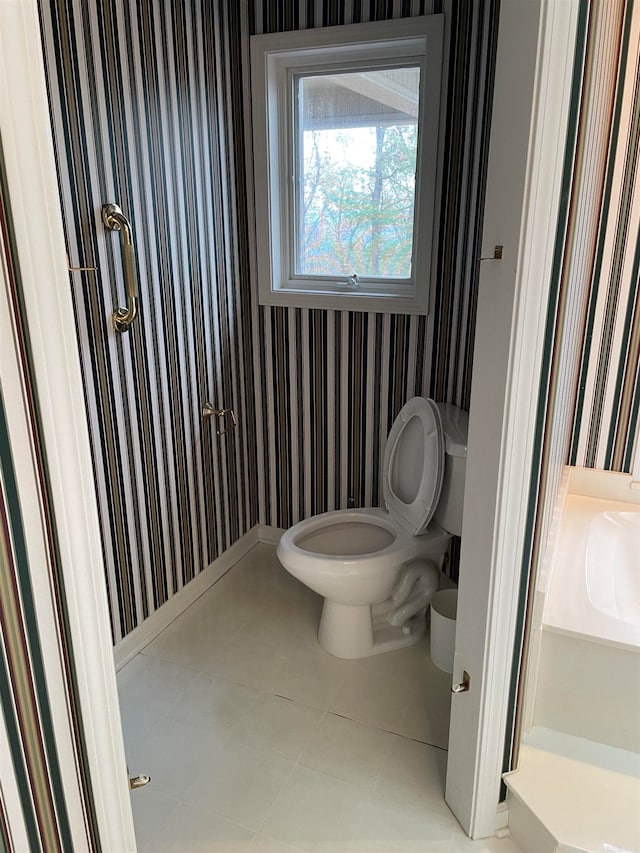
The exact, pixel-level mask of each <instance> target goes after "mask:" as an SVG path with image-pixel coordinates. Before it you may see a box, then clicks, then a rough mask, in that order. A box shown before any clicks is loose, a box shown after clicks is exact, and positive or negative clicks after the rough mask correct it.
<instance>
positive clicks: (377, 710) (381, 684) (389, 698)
mask: <svg viewBox="0 0 640 853" xmlns="http://www.w3.org/2000/svg"><path fill="white" fill-rule="evenodd" d="M412 693H413V690H399V689H397V682H396V681H395V680H394V679H389V678H387V677H382V676H379V675H377V674H374V673H372V672H370V671H369V672H367V671H362V670H359V671H356V672H354V673H353V674H352V675H351V676H350V677H349V678H347V679H346V680H345V681H344V682H343V684H342V686H341V687H340V689H339V690H338V693H337V695H336V697H335V699H334V700H333V701H332V703H331V705H330V707H329V710H330V711H333V712H334V713H336V714H342V715H343V716H346V717H350V718H351V719H352V720H356V722H358V723H364V724H365V725H367V726H373V727H375V728H380V729H384V730H386V731H391V732H398V731H399V729H400V727H401V724H402V720H403V719H404V717H405V714H406V709H407V702H408V701H410V696H411V694H412Z"/></svg>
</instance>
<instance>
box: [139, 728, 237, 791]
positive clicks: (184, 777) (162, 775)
mask: <svg viewBox="0 0 640 853" xmlns="http://www.w3.org/2000/svg"><path fill="white" fill-rule="evenodd" d="M220 746H221V744H220V742H219V741H218V740H217V739H216V737H215V734H214V733H210V732H209V731H208V730H207V729H206V728H202V729H196V728H194V727H192V726H186V725H184V724H183V723H178V722H176V721H175V720H172V719H170V718H168V717H165V718H164V719H163V720H161V721H160V723H158V725H157V726H155V728H154V729H153V730H152V731H151V733H150V734H149V735H148V736H147V737H145V738H142V739H141V741H140V743H139V744H138V748H137V750H136V751H135V752H134V753H133V755H132V756H131V759H130V763H129V769H130V770H131V772H132V773H136V774H138V773H146V774H147V775H149V776H151V783H150V787H151V786H153V788H152V790H153V791H154V792H156V793H160V794H165V795H166V796H169V797H173V798H175V799H177V800H180V801H183V800H184V794H185V791H186V790H187V789H188V788H190V787H191V786H192V785H193V782H194V780H195V779H196V778H197V777H198V776H199V775H200V773H201V772H202V769H203V767H205V766H207V765H208V764H209V763H210V762H211V761H212V759H213V756H214V755H215V753H216V751H217V749H218V748H219V747H220Z"/></svg>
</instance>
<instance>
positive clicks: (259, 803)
mask: <svg viewBox="0 0 640 853" xmlns="http://www.w3.org/2000/svg"><path fill="white" fill-rule="evenodd" d="M293 767H294V765H293V764H292V763H291V762H289V761H286V760H285V759H283V758H278V757H276V756H274V755H269V754H268V753H264V752H258V751H257V750H251V749H247V748H246V747H244V746H242V745H240V744H235V745H234V744H229V745H228V746H227V747H225V748H223V749H222V750H220V752H218V753H217V754H216V755H215V756H214V757H213V760H212V762H211V763H210V765H209V766H208V767H206V768H205V769H204V770H203V771H202V773H201V774H200V776H199V777H198V778H197V779H196V781H195V782H194V784H193V785H192V786H191V787H190V788H189V789H188V790H187V791H186V792H185V801H186V802H188V803H190V804H191V805H193V806H196V807H200V808H203V809H206V810H208V811H213V812H215V813H216V814H218V815H219V816H220V817H223V818H225V819H226V820H230V821H232V822H234V823H237V824H239V825H240V826H244V827H245V828H246V829H250V830H256V829H258V827H259V826H260V825H261V824H262V822H263V821H264V819H265V818H266V816H267V815H268V813H269V811H270V809H271V807H272V806H273V804H274V802H275V800H276V797H277V796H278V794H279V793H280V791H281V790H282V788H283V786H284V784H285V782H286V780H287V778H288V776H289V774H290V773H291V771H292V770H293Z"/></svg>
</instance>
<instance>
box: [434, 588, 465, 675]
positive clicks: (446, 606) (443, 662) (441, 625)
mask: <svg viewBox="0 0 640 853" xmlns="http://www.w3.org/2000/svg"><path fill="white" fill-rule="evenodd" d="M457 609H458V590H457V589H441V590H440V591H439V592H436V594H435V595H434V596H433V598H432V599H431V660H432V661H433V662H434V664H435V665H436V666H437V667H438V669H441V670H443V672H453V655H454V651H455V645H456V611H457Z"/></svg>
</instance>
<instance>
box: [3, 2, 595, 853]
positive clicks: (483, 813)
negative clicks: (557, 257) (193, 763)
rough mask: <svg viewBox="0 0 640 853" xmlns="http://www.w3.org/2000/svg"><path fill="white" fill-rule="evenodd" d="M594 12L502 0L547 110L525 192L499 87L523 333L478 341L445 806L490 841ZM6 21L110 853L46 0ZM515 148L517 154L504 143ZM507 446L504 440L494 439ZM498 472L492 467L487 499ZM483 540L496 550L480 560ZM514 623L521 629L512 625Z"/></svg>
mask: <svg viewBox="0 0 640 853" xmlns="http://www.w3.org/2000/svg"><path fill="white" fill-rule="evenodd" d="M579 3H580V0H567V2H561V0H527V1H526V2H525V0H502V2H501V10H500V24H499V28H500V32H499V45H498V54H497V69H498V71H499V73H501V75H502V78H501V79H503V80H508V82H509V86H510V87H511V92H512V94H513V93H515V96H516V97H521V96H522V90H518V85H521V86H522V87H524V97H525V98H528V99H529V102H530V103H531V104H533V110H532V111H531V110H530V111H529V112H528V113H526V112H525V114H524V115H522V116H520V121H521V122H526V128H525V140H526V142H525V144H524V147H521V148H520V149H519V150H517V151H513V152H511V153H512V154H513V155H514V156H515V157H516V159H517V158H520V161H521V166H522V163H524V166H523V168H522V180H520V182H519V183H518V184H517V186H516V185H513V186H512V185H509V183H508V182H505V180H504V178H503V177H501V174H502V175H504V174H505V160H504V159H501V158H505V157H508V156H509V155H510V152H509V145H508V144H506V148H505V143H508V140H509V137H510V135H511V134H512V131H513V127H512V123H511V119H512V111H511V109H510V108H509V102H508V91H507V93H506V96H507V101H506V102H505V100H503V98H504V97H505V92H504V91H503V90H502V89H500V88H498V87H497V88H496V93H495V96H494V113H493V119H492V140H491V152H490V165H489V177H488V195H487V207H486V212H485V226H484V235H483V253H482V254H483V256H485V255H487V254H489V255H491V254H492V253H493V247H494V245H496V244H502V245H504V246H505V258H504V260H503V261H502V262H500V261H495V262H488V263H484V264H483V266H482V273H481V277H480V292H479V305H478V311H479V314H481V312H485V316H486V314H487V312H489V314H490V312H491V307H492V302H491V300H492V298H493V299H495V294H496V292H497V291H496V289H495V288H499V287H503V288H506V292H508V294H509V299H510V304H509V312H510V314H509V316H510V322H507V324H506V326H505V328H503V329H502V332H503V338H504V340H503V343H504V342H506V348H505V349H504V352H505V353H506V354H507V355H506V358H503V359H502V361H501V363H500V364H496V363H495V359H494V360H493V362H491V359H490V358H488V357H487V358H486V360H485V361H483V356H482V352H483V346H487V345H489V346H493V345H494V343H495V341H492V340H491V339H492V338H495V335H491V336H490V338H491V339H488V338H487V336H488V335H489V332H490V331H491V325H490V324H489V325H488V326H485V327H483V326H482V323H481V324H480V325H479V327H478V334H477V337H476V351H477V352H478V353H480V362H479V364H478V365H477V366H476V364H475V363H474V387H475V397H476V400H478V399H479V398H478V395H481V397H486V396H487V395H488V396H493V397H495V398H496V399H497V400H498V405H496V406H494V408H493V409H492V410H491V412H490V413H489V414H487V410H486V408H483V407H482V406H481V405H476V406H475V407H474V404H473V401H474V390H472V407H471V408H472V411H471V413H470V423H469V446H470V448H471V453H470V458H471V457H472V454H473V447H479V448H484V447H485V446H493V447H495V454H494V456H493V457H492V458H490V459H488V458H484V460H483V465H476V466H475V467H474V465H473V464H471V465H469V471H468V474H469V476H468V481H467V490H466V495H465V527H464V530H463V543H465V542H466V545H465V544H463V552H462V564H461V583H460V605H459V606H460V610H459V614H460V617H461V618H460V624H463V622H464V624H467V626H468V627H471V626H472V625H474V627H473V630H472V640H473V642H474V644H475V647H476V648H477V649H478V650H479V653H480V655H481V666H480V670H481V671H480V670H478V671H477V672H471V675H472V689H471V692H470V693H467V694H459V695H456V696H455V697H454V700H453V703H452V737H451V740H450V753H449V755H450V759H449V772H448V779H447V800H448V802H449V803H450V805H451V807H452V808H453V810H454V812H455V814H456V816H457V817H458V819H459V820H460V822H461V824H462V825H463V827H464V828H465V830H466V831H467V832H468V833H469V834H470V835H471V836H472V837H474V838H479V837H483V836H486V835H490V834H492V833H493V832H494V830H495V828H496V808H497V803H498V790H499V784H500V777H501V772H502V757H503V747H504V738H505V732H506V726H507V704H508V697H509V687H510V680H511V664H512V657H513V650H514V648H515V645H516V641H517V640H518V639H519V633H518V632H519V631H520V632H521V628H520V627H519V626H518V625H517V624H516V619H515V615H516V611H517V603H518V594H519V581H520V562H519V561H518V560H517V559H515V558H514V555H516V556H517V555H518V554H521V553H522V530H523V528H524V518H525V515H526V511H527V508H528V489H527V487H528V483H529V475H530V473H531V459H532V432H533V430H532V426H533V424H532V419H534V415H535V413H536V411H537V390H538V381H539V377H540V366H541V357H542V356H541V339H542V335H541V334H540V330H541V329H542V328H543V327H544V326H543V324H544V321H545V319H546V308H547V297H546V295H545V293H546V292H547V291H545V287H548V281H549V276H548V275H547V270H548V271H549V272H550V258H551V253H552V251H553V245H554V241H555V222H556V218H557V204H558V196H559V180H560V174H561V171H562V159H563V155H564V138H565V134H566V121H567V117H568V95H567V92H568V89H569V87H570V82H571V72H572V53H573V46H574V45H575V25H576V16H577V8H578V5H579ZM534 7H535V13H536V14H537V15H539V19H540V26H539V28H537V29H536V28H534V29H533V30H527V29H526V27H524V28H523V26H522V22H521V21H520V23H519V22H518V17H519V16H520V17H521V18H522V19H523V20H529V18H528V17H527V15H522V12H523V11H525V10H528V13H527V14H529V13H531V11H532V9H533V8H534ZM0 25H1V26H0V57H1V58H2V60H1V61H2V63H3V65H4V68H3V74H4V81H3V82H0V86H1V88H0V95H1V102H0V133H1V134H2V139H3V143H4V146H5V153H6V155H7V172H8V181H9V186H10V192H11V202H12V206H13V207H14V213H15V217H16V230H17V244H18V246H17V248H18V256H19V258H18V260H19V263H20V266H21V268H22V271H23V277H24V287H25V306H24V308H25V313H26V320H27V322H28V326H29V330H30V334H31V338H32V345H33V356H34V364H35V373H36V384H37V388H38V393H39V398H40V403H41V418H42V430H43V437H44V443H45V448H46V452H47V459H48V463H49V467H50V474H51V484H52V491H53V501H54V507H55V511H56V518H57V522H58V533H59V536H60V547H61V556H62V564H63V571H64V576H65V584H66V588H67V595H68V599H69V611H70V623H71V634H72V637H71V639H72V643H73V648H74V654H75V656H76V662H77V667H78V676H79V678H78V681H79V688H80V701H81V710H82V716H83V719H84V721H85V733H86V736H87V749H88V760H89V766H90V771H91V777H92V781H93V785H94V794H95V805H96V814H97V819H98V825H99V832H100V837H101V839H102V842H103V846H104V847H105V849H113V850H123V851H124V850H127V851H128V850H135V839H134V835H133V822H132V818H131V805H130V799H129V791H128V787H127V778H126V770H125V758H124V746H123V741H122V729H121V722H120V713H119V705H118V698H117V691H116V682H115V671H114V665H113V653H112V645H111V633H110V627H109V616H108V608H107V594H106V581H105V578H104V573H103V567H102V556H101V546H100V529H99V523H98V511H97V505H96V499H95V492H94V483H93V476H92V465H91V453H90V444H89V435H88V427H87V422H86V417H85V409H84V394H83V387H82V377H81V371H80V361H79V353H78V349H77V345H76V336H75V324H74V314H73V305H72V301H71V291H70V287H69V277H68V269H67V261H66V253H65V244H64V234H63V230H62V213H61V206H60V201H59V191H58V185H57V178H56V168H55V159H54V151H53V140H52V131H51V126H50V121H49V112H48V104H47V93H46V85H45V72H44V59H43V55H42V43H41V39H40V31H39V23H38V12H37V2H36V0H21V2H20V3H15V2H10V3H9V2H6V0H0ZM572 28H573V30H572ZM572 31H573V36H572ZM519 38H524V39H526V40H527V42H528V43H529V45H530V46H531V47H532V49H533V53H534V56H535V62H534V65H533V67H529V68H523V67H521V64H520V61H519V60H520V52H519V51H518V50H512V49H511V50H510V49H509V47H510V46H511V47H512V46H513V44H514V40H517V39H519ZM516 43H517V42H516ZM507 88H509V87H507ZM520 130H522V127H521V128H520ZM500 139H501V140H502V142H501V145H500V144H496V142H497V141H499V140H500ZM501 146H502V147H501ZM492 192H493V193H494V196H493V197H492ZM495 193H497V194H498V195H495ZM501 193H502V194H503V195H507V196H508V197H509V205H502V204H501V203H500V202H499V198H500V194H501ZM492 198H493V201H492ZM514 205H515V210H516V214H517V215H516V216H515V218H514V216H513V212H514ZM494 214H495V215H494ZM505 214H506V215H507V220H506V221H505ZM514 228H515V232H514ZM505 234H508V235H509V236H508V237H507V236H505ZM541 271H542V272H541ZM44 282H46V285H47V286H46V287H43V283H44ZM503 307H504V306H503ZM505 336H506V337H505ZM476 367H478V369H477V370H476ZM489 368H490V369H489ZM476 374H477V375H476ZM486 383H489V384H490V386H491V387H489V385H487V384H486ZM496 429H497V433H496ZM496 435H497V436H498V437H499V440H498V441H495V440H494V439H495V437H496ZM481 455H482V454H481ZM487 464H489V465H490V466H491V470H492V476H491V489H490V494H489V495H488V494H487V483H486V467H487ZM523 484H525V485H524V486H523ZM487 508H489V510H490V523H489V524H488V525H487V524H479V523H477V519H486V517H487V515H486V513H487ZM474 518H475V519H476V522H474ZM475 544H479V545H480V551H477V550H476V549H475ZM472 546H473V547H472ZM480 552H483V553H486V554H487V555H488V556H487V560H486V565H485V572H484V573H483V574H482V575H478V577H479V578H481V583H482V587H483V598H484V600H486V602H487V609H486V616H485V617H484V618H483V619H482V620H480V622H481V624H479V623H473V620H471V621H468V620H466V619H465V611H467V612H469V611H471V610H473V607H474V605H475V603H476V601H477V597H476V592H477V590H476V589H475V588H474V586H473V584H471V585H470V584H469V583H468V582H467V581H466V580H465V577H467V578H469V577H471V576H472V575H470V574H469V573H470V572H473V567H472V565H471V562H472V555H473V562H475V559H476V556H477V554H478V553H480ZM467 566H468V567H469V568H468V571H467ZM474 598H475V601H474V600H473V599H474ZM505 613H506V614H507V615H508V618H507V619H501V618H500V616H501V614H502V615H503V614H505ZM459 633H460V643H459V644H458V646H457V649H456V663H455V669H454V674H453V681H454V682H457V681H460V680H462V670H463V669H465V668H467V667H469V666H470V665H469V664H466V665H465V663H466V661H465V655H466V653H467V652H466V650H465V647H464V646H465V643H466V644H467V645H468V643H469V637H467V638H466V639H465V637H464V633H465V629H464V628H463V629H462V630H461V631H459ZM463 641H464V642H463ZM471 696H472V697H474V699H473V701H474V703H475V710H474V711H473V714H472V719H473V720H474V721H475V722H474V725H472V726H471V729H472V730H473V738H472V742H471V743H469V741H468V739H467V740H465V739H464V738H460V737H458V735H459V734H460V731H461V729H460V724H461V722H462V721H463V720H465V719H467V720H468V715H467V717H465V715H464V714H462V715H460V714H458V711H457V709H458V708H460V707H464V703H465V702H466V703H467V710H468V703H469V697H471ZM468 728H469V727H468V726H467V729H468ZM461 756H462V759H461V758H460V757H461ZM456 774H457V775H458V777H460V774H462V775H465V774H466V775H467V776H468V778H469V779H470V780H471V787H470V788H468V791H470V796H463V797H462V798H457V794H456V789H457V788H460V790H461V791H462V790H463V788H464V786H460V785H459V782H460V779H459V778H458V779H457V780H456Z"/></svg>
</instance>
